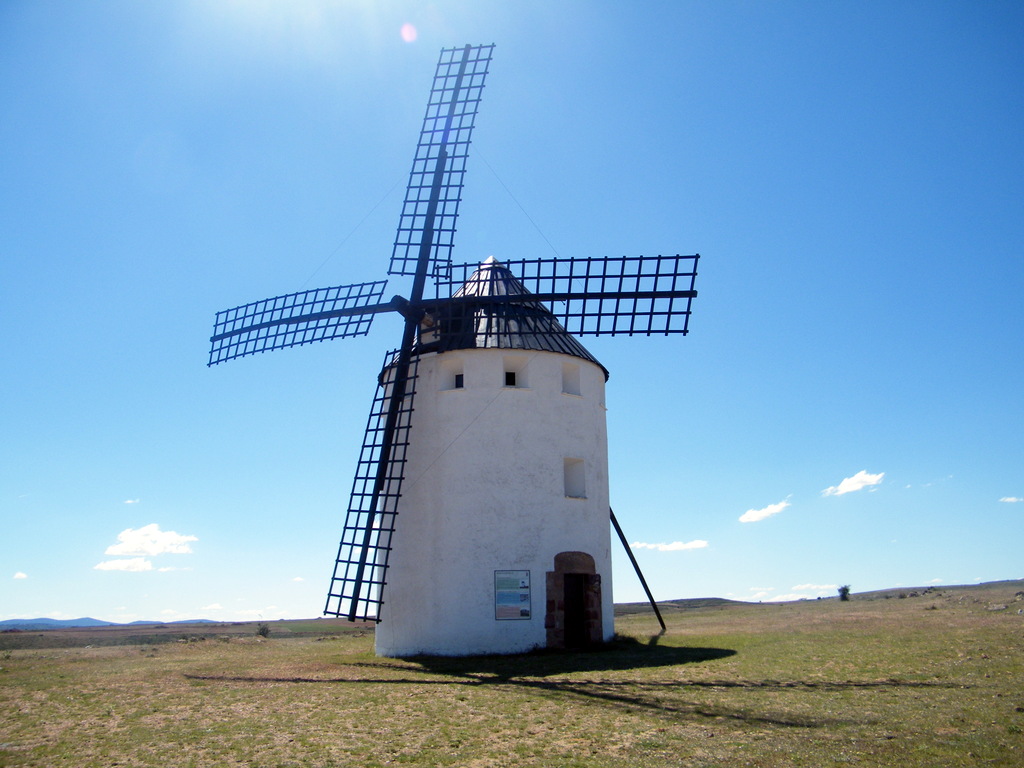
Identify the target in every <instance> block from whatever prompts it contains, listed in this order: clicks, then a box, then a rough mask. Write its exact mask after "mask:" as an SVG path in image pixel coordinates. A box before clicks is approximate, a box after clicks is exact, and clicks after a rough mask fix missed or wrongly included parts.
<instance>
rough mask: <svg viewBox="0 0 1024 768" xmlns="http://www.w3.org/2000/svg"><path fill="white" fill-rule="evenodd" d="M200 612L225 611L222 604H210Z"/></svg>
mask: <svg viewBox="0 0 1024 768" xmlns="http://www.w3.org/2000/svg"><path fill="white" fill-rule="evenodd" d="M199 610H201V611H223V610H224V606H223V605H221V604H220V603H210V604H209V605H204V606H203V607H202V608H200V609H199Z"/></svg>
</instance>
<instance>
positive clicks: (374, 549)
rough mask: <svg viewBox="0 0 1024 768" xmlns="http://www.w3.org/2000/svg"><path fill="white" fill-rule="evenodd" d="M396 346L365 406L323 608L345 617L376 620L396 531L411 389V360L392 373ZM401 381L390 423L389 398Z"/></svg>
mask: <svg viewBox="0 0 1024 768" xmlns="http://www.w3.org/2000/svg"><path fill="white" fill-rule="evenodd" d="M397 354H398V353H397V351H396V352H389V353H388V355H387V357H386V358H385V363H384V369H383V370H382V371H381V374H380V379H379V383H378V386H377V394H376V396H375V397H374V399H373V406H372V407H371V408H370V417H369V420H368V421H367V425H366V434H365V436H364V438H363V447H362V450H361V451H360V454H359V465H358V467H357V469H356V476H355V480H354V481H353V483H352V495H351V497H350V499H349V506H348V513H347V515H346V517H345V527H344V529H343V530H342V535H341V544H340V545H339V546H338V556H337V558H336V561H335V565H334V574H333V575H332V577H331V585H330V589H329V590H328V594H327V605H326V606H325V608H324V613H325V614H329V615H333V616H344V617H346V618H348V619H349V620H350V621H355V620H370V621H375V620H377V618H378V615H379V609H380V604H381V602H382V600H383V589H384V584H385V581H384V577H385V574H386V572H387V567H388V555H389V553H390V551H391V536H392V534H393V533H394V531H395V516H396V515H397V514H398V500H399V498H400V497H401V491H402V480H403V478H404V476H405V454H406V450H407V449H408V447H409V426H410V418H411V416H412V409H413V397H414V396H415V394H416V387H415V384H416V361H415V360H413V361H412V363H411V365H410V366H409V369H408V370H409V373H408V376H407V378H406V379H405V380H404V381H399V380H398V379H397V378H396V376H397V374H398V372H399V368H400V366H397V365H395V361H396V355H397ZM396 387H400V388H401V390H402V392H401V393H400V398H399V402H400V403H401V407H400V408H399V409H398V411H397V416H396V418H395V420H394V423H390V421H391V419H390V418H389V414H390V412H391V403H392V401H393V399H394V396H395V389H396Z"/></svg>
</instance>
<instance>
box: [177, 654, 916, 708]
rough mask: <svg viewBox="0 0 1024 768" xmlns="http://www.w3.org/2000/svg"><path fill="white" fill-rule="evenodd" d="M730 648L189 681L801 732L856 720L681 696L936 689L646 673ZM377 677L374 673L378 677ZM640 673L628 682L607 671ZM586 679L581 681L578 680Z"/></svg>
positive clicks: (397, 663)
mask: <svg viewBox="0 0 1024 768" xmlns="http://www.w3.org/2000/svg"><path fill="white" fill-rule="evenodd" d="M735 654H736V651H734V650H729V649H725V648H674V647H671V646H661V645H657V638H652V640H651V642H650V643H648V644H644V643H641V642H638V641H636V640H633V639H631V638H619V639H616V640H615V641H613V642H611V643H607V644H605V645H603V646H600V647H598V648H595V649H593V650H589V651H581V652H554V651H536V652H533V653H525V654H518V655H513V656H464V657H449V656H417V657H412V658H408V659H401V660H397V659H395V660H390V659H381V660H379V661H372V662H348V663H345V662H342V663H343V664H344V666H345V667H348V668H356V669H359V670H365V672H363V673H361V674H358V675H353V676H352V677H346V678H338V677H335V678H304V677H257V676H252V677H242V676H228V675H191V674H186V675H185V677H186V678H187V679H189V680H201V681H217V682H240V683H319V684H332V683H333V684H349V685H417V686H422V685H439V686H472V687H491V686H494V687H508V688H509V689H510V690H515V689H519V690H528V691H534V692H537V693H540V694H542V695H546V696H551V695H554V696H563V697H567V698H572V699H576V700H578V701H580V702H581V703H591V704H595V705H600V704H604V705H611V706H618V707H622V708H625V709H632V710H636V711H649V712H652V713H654V714H657V715H658V716H661V717H668V718H678V717H689V718H695V719H714V720H719V721H723V720H725V721H737V722H745V723H759V724H768V725H776V726H787V727H795V728H822V727H830V726H834V725H837V724H839V723H840V722H843V723H846V722H851V721H845V720H844V721H839V720H836V719H823V718H810V717H803V716H797V715H789V714H787V715H777V716H772V715H767V714H759V713H755V712H751V711H748V710H740V709H735V708H729V707H724V706H711V705H708V704H698V703H696V702H692V701H687V700H684V699H683V698H682V695H683V694H684V693H685V692H686V691H691V692H693V691H695V690H696V689H711V690H721V691H726V690H729V689H737V688H740V689H751V690H761V691H764V690H768V691H780V692H782V691H788V692H800V691H804V692H811V691H822V692H826V691H841V690H846V689H855V688H857V689H863V688H881V689H885V688H896V687H925V686H934V685H935V684H934V683H914V682H907V681H899V680H886V681H879V682H856V681H846V682H824V681H813V682H800V681H796V682H793V681H775V680H762V681H744V680H723V681H707V680H704V681H686V680H679V679H658V677H652V676H651V675H648V674H643V670H649V669H656V668H659V667H674V666H681V665H684V664H699V663H702V662H708V661H714V660H717V659H724V658H728V657H730V656H734V655H735ZM374 670H375V671H377V672H378V673H379V674H376V675H375V674H373V671H374ZM628 671H632V672H640V673H641V674H638V675H634V676H630V677H629V678H623V676H622V675H618V674H616V675H611V676H607V677H606V676H604V675H603V674H601V673H609V672H610V673H617V672H628ZM581 674H583V675H588V676H587V677H581V676H580V675H581Z"/></svg>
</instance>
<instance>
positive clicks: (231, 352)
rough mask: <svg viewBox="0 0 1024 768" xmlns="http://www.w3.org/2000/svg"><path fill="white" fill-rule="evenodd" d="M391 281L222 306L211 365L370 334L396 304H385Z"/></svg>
mask: <svg viewBox="0 0 1024 768" xmlns="http://www.w3.org/2000/svg"><path fill="white" fill-rule="evenodd" d="M385 285H387V280H375V281H373V282H370V283H354V284H352V285H338V286H335V287H333V288H317V289H316V290H312V291H302V292H301V293H289V294H286V295H284V296H275V297H274V298H272V299H263V300H261V301H254V302H251V303H249V304H243V305H242V306H240V307H234V308H232V309H225V310H223V311H221V312H218V313H217V317H216V318H215V320H214V324H213V336H212V337H211V338H210V361H209V363H207V365H216V364H217V363H223V362H225V361H227V360H234V359H235V358H236V357H244V356H245V355H253V354H256V353H257V352H267V351H269V350H272V349H284V348H285V347H294V346H296V345H298V344H310V343H312V342H314V341H327V340H328V339H339V338H346V337H349V336H364V335H366V334H367V333H369V331H370V322H371V321H372V320H373V315H374V314H375V313H376V312H379V311H388V310H391V309H393V308H394V307H393V306H392V305H390V304H383V305H381V304H379V302H380V298H381V295H382V294H383V293H384V286H385Z"/></svg>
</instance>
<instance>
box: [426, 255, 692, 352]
mask: <svg viewBox="0 0 1024 768" xmlns="http://www.w3.org/2000/svg"><path fill="white" fill-rule="evenodd" d="M699 259H700V256H699V254H694V255H690V256H679V255H676V256H620V257H602V258H587V259H562V258H558V259H520V260H512V261H506V262H504V264H503V267H504V269H505V270H507V271H508V272H509V273H511V274H514V275H515V276H516V278H517V285H518V286H519V288H520V290H517V291H507V290H505V291H499V292H495V291H491V292H490V293H491V296H490V299H489V301H490V302H491V303H492V304H495V305H496V304H498V303H500V302H502V301H504V302H506V303H510V304H512V303H516V302H517V301H521V299H517V298H516V294H517V293H521V292H523V291H526V292H528V293H529V294H530V300H531V301H534V302H543V303H544V304H545V305H547V308H548V309H549V310H550V311H551V313H552V314H553V315H554V316H555V317H556V318H558V320H559V321H560V322H561V323H562V325H563V326H564V328H565V330H566V331H568V332H569V333H571V334H574V335H578V336H601V335H621V334H625V335H630V336H632V335H635V334H643V335H647V336H650V335H653V334H673V333H681V334H685V333H687V331H688V325H689V319H690V308H691V303H692V301H693V299H694V297H695V296H696V295H697V292H696V291H695V290H694V283H695V281H696V279H697V262H698V260H699ZM477 268H478V265H476V264H459V265H455V266H453V267H452V269H451V277H450V278H448V279H444V280H438V281H437V293H438V296H439V297H440V296H442V295H450V296H451V298H450V299H445V301H449V302H452V303H453V304H458V303H460V302H471V301H472V299H471V298H470V297H469V296H467V295H466V290H465V288H460V287H459V286H461V285H463V283H465V282H466V281H467V280H468V281H469V284H473V283H474V282H476V281H480V280H482V279H490V278H484V277H481V276H480V274H479V273H478V272H477ZM471 273H477V274H471ZM456 289H457V292H456V293H454V295H452V293H451V292H452V291H453V290H456ZM497 293H504V294H506V295H504V296H500V295H497ZM439 300H440V299H439Z"/></svg>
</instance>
